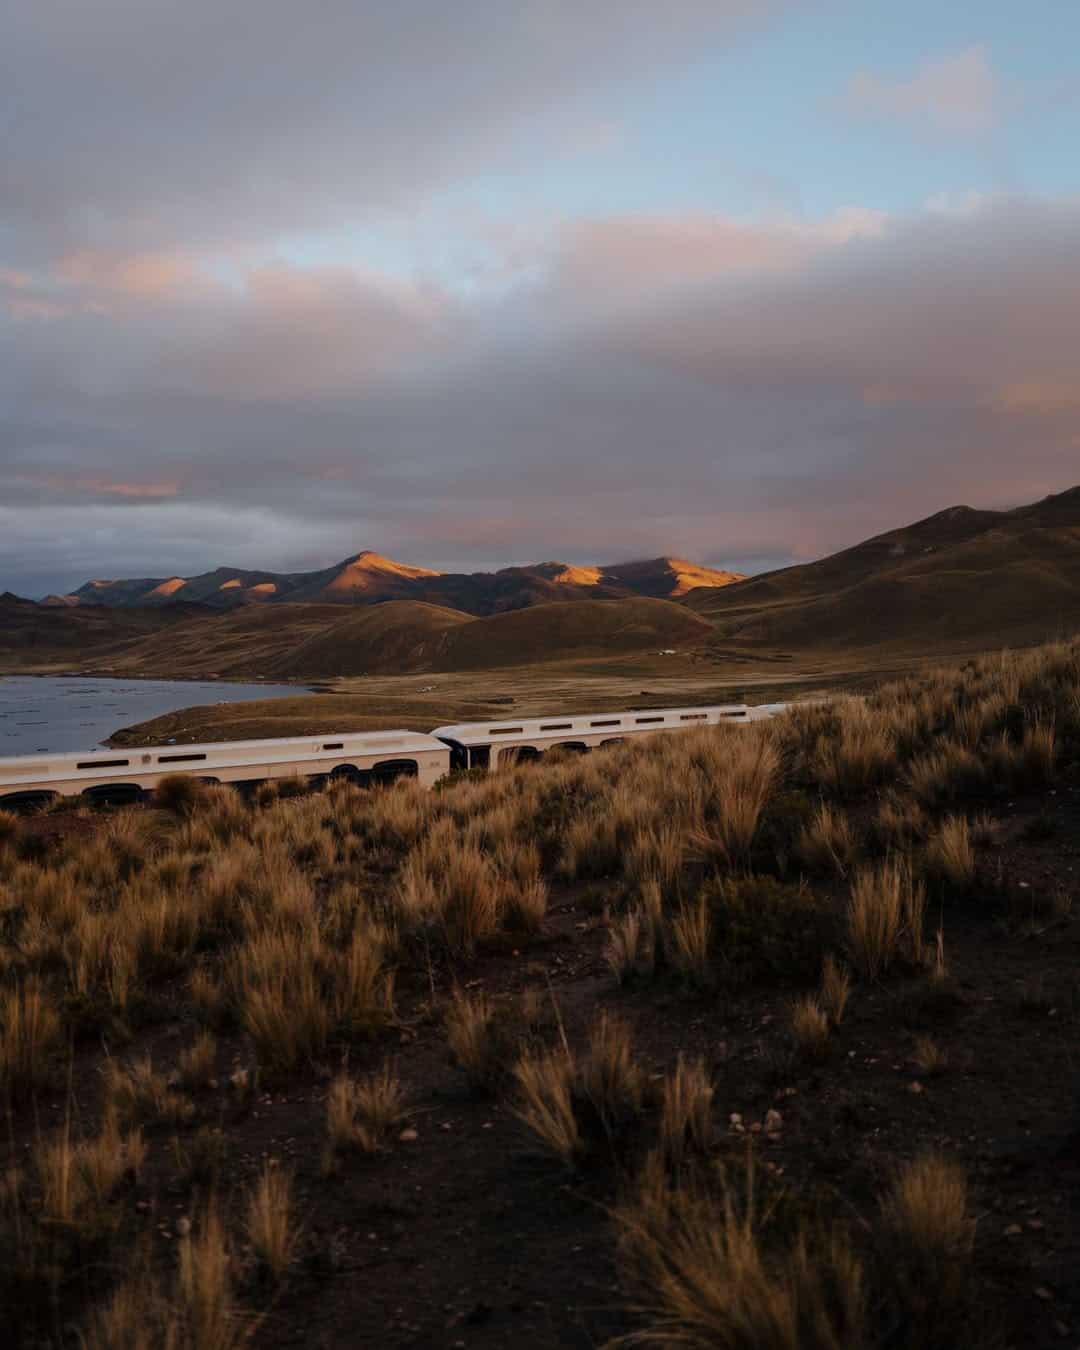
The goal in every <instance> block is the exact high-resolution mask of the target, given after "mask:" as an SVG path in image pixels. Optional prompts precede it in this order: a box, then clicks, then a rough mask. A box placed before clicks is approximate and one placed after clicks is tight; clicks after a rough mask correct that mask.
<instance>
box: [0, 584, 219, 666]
mask: <svg viewBox="0 0 1080 1350" xmlns="http://www.w3.org/2000/svg"><path fill="white" fill-rule="evenodd" d="M199 613H200V611H199V609H198V607H196V606H192V605H184V606H180V605H178V606H175V607H173V608H170V609H167V610H162V609H142V608H136V609H125V610H124V611H122V612H119V613H118V612H117V611H115V610H106V609H102V608H100V607H97V606H93V605H86V606H79V607H78V608H69V607H66V606H51V605H36V604H34V602H33V601H32V600H22V599H20V598H19V597H18V596H15V595H12V594H10V592H9V593H5V594H4V595H0V669H3V670H6V671H16V670H19V669H22V668H23V667H35V668H36V667H38V666H40V665H41V664H42V663H43V662H45V663H54V664H58V665H62V666H64V667H65V668H67V669H79V668H81V667H82V666H83V665H84V664H85V663H86V662H87V660H88V658H89V657H90V656H91V655H92V656H93V658H94V659H95V660H96V659H98V657H99V655H100V654H101V653H102V652H106V651H110V650H112V649H113V648H115V647H118V646H122V645H124V644H126V643H129V642H131V641H133V640H137V639H140V638H143V637H148V636H151V635H154V634H158V633H161V632H162V631H163V630H166V629H173V628H175V627H182V626H185V625H186V624H188V623H191V622H197V619H198V615H199Z"/></svg>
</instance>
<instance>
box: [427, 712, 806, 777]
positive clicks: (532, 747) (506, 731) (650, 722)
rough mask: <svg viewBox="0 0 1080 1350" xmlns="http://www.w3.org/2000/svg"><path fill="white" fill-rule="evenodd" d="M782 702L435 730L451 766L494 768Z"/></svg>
mask: <svg viewBox="0 0 1080 1350" xmlns="http://www.w3.org/2000/svg"><path fill="white" fill-rule="evenodd" d="M782 707H783V705H782V704H775V705H774V704H769V705H763V708H762V710H760V711H759V710H758V709H756V708H749V707H747V705H746V704H745V703H724V704H718V705H714V706H712V707H706V708H644V709H639V710H638V711H637V712H609V713H584V714H580V715H577V716H565V717H562V716H554V717H520V718H516V719H514V720H513V721H509V720H508V721H505V722H462V723H459V724H457V725H456V726H446V727H436V728H435V729H434V730H433V731H432V733H431V734H432V735H433V736H437V737H438V738H439V740H441V741H445V742H446V744H447V745H448V746H449V747H450V752H451V754H450V762H451V766H452V767H453V768H455V769H475V768H485V769H494V768H496V767H497V766H498V765H505V764H507V763H521V762H522V761H525V760H532V759H537V758H539V756H541V755H542V754H544V752H545V751H547V750H551V749H553V748H555V747H556V746H558V747H559V748H561V749H568V750H576V751H580V752H585V751H588V750H591V749H593V748H594V747H595V746H598V745H606V744H610V743H611V742H612V741H626V740H636V739H638V738H639V737H641V736H651V735H656V734H657V733H658V732H672V731H689V730H691V729H692V728H694V727H703V726H717V725H719V724H720V723H736V724H738V723H746V722H752V721H758V720H760V719H761V717H762V716H763V715H764V716H772V715H773V712H772V709H774V708H776V709H780V708H782ZM766 708H767V709H768V710H769V711H768V712H765V709H766Z"/></svg>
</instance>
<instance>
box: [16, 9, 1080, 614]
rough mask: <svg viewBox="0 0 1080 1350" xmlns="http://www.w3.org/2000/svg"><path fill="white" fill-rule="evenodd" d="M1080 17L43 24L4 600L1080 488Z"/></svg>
mask: <svg viewBox="0 0 1080 1350" xmlns="http://www.w3.org/2000/svg"><path fill="white" fill-rule="evenodd" d="M1078 53H1080V6H1077V5H1076V4H1075V3H1073V2H1072V0H1029V3H1027V4H1024V5H1019V4H1015V3H1007V2H1006V0H979V2H978V3H976V0H953V3H952V4H950V5H948V6H943V5H941V4H940V0H934V2H933V3H931V0H909V2H908V3H907V4H905V5H903V6H899V5H896V4H893V3H889V4H886V3H883V2H881V0H786V2H785V0H667V3H665V4H664V5H662V6H661V5H657V4H656V3H655V0H648V2H646V0H619V3H613V2H612V0H590V3H589V4H587V5H582V4H581V3H580V0H521V3H517V4H506V3H498V2H497V0H456V3H455V4H453V5H447V4H446V3H445V0H395V3H394V4H392V5H390V4H386V3H378V4H376V3H373V2H372V0H317V3H312V4H310V5H306V6H300V5H297V4H295V3H294V0H186V2H185V3H184V4H183V5H178V4H176V3H175V0H15V3H14V10H13V11H12V10H10V9H9V10H6V11H5V17H4V19H3V21H2V31H0V88H2V89H3V90H4V96H3V99H2V100H0V143H2V144H3V146H4V154H3V157H2V159H0V591H3V590H5V589H9V590H13V591H15V592H16V593H19V594H24V595H31V596H35V597H36V596H40V595H43V594H45V593H47V592H64V591H68V590H71V589H73V588H74V587H76V586H78V585H79V584H81V583H82V582H83V581H85V580H87V579H88V578H90V577H111V576H153V577H164V576H168V575H172V574H181V575H185V574H187V575H190V574H192V573H194V572H199V571H203V570H206V569H208V568H210V567H213V566H217V565H219V564H223V565H232V566H237V567H243V566H249V567H251V566H260V567H265V568H269V569H273V570H299V569H302V568H313V567H320V566H325V565H328V564H329V563H331V562H334V561H336V560H339V559H342V558H345V557H347V556H349V555H351V554H354V553H356V552H359V551H360V550H361V549H374V550H376V551H378V552H380V553H384V554H387V555H389V556H391V557H396V558H399V559H401V560H404V561H408V562H413V563H419V564H423V565H426V566H429V567H436V568H440V569H445V570H455V571H458V570H464V571H470V570H479V569H481V568H490V567H495V566H505V565H508V564H511V563H525V562H531V561H540V560H547V559H560V560H562V561H567V562H578V563H585V562H601V563H611V562H616V561H623V560H626V559H629V558H632V557H646V556H656V555H659V554H662V553H663V554H674V555H676V556H682V557H689V558H693V559H694V560H696V561H700V562H706V563H710V564H713V565H717V566H732V567H737V568H740V569H742V570H747V571H761V570H763V569H765V568H768V567H772V566H779V565H784V564H787V563H789V562H793V561H802V560H806V559H810V558H814V557H818V556H821V555H823V554H825V553H828V552H832V551H834V550H836V549H838V548H842V547H845V546H847V545H849V544H852V543H855V542H857V541H858V540H860V539H862V538H865V537H867V536H869V535H872V534H874V533H877V532H879V531H881V530H885V529H888V528H891V527H893V526H896V525H901V524H905V523H907V522H909V521H911V520H914V519H917V518H919V517H920V516H924V515H927V514H930V513H931V512H933V511H936V510H938V509H941V508H943V507H946V506H950V505H954V504H959V503H966V504H969V505H973V506H979V507H1003V508H1004V507H1009V506H1013V505H1017V504H1020V503H1022V502H1027V501H1032V500H1035V499H1037V498H1039V497H1041V496H1044V495H1046V494H1048V493H1050V492H1054V491H1060V490H1062V489H1064V488H1067V487H1070V486H1073V485H1075V484H1076V483H1078V482H1080V183H1078V181H1077V179H1078V173H1080V170H1078V163H1080V161H1078V159H1077V155H1076V149H1075V147H1076V146H1077V145H1078V144H1080V56H1078Z"/></svg>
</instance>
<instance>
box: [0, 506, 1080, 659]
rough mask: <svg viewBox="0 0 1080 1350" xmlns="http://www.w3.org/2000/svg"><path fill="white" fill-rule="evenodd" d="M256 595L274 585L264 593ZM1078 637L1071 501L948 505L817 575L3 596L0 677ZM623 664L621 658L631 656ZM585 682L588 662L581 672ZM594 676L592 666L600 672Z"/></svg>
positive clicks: (338, 575)
mask: <svg viewBox="0 0 1080 1350" xmlns="http://www.w3.org/2000/svg"><path fill="white" fill-rule="evenodd" d="M271 588H272V589H271ZM1077 631H1080V487H1077V488H1072V489H1070V490H1069V491H1067V492H1062V493H1059V494H1058V495H1056V496H1051V497H1047V498H1045V499H1044V500H1042V501H1040V502H1037V503H1035V504H1033V505H1030V506H1023V507H1018V508H1016V509H1015V510H1011V511H977V510H972V509H971V508H969V507H965V506H955V507H950V508H948V509H947V510H944V511H939V512H938V513H937V514H935V515H932V516H929V517H927V518H926V519H924V520H920V521H916V522H915V523H914V524H911V525H906V526H903V527H901V528H899V529H896V530H890V531H887V532H886V533H884V534H879V535H876V536H875V537H874V538H872V539H868V540H865V541H864V542H863V543H860V544H856V545H855V546H854V547H852V548H847V549H844V550H842V551H840V552H839V553H835V554H832V555H831V556H829V557H827V558H822V559H820V560H819V561H817V562H812V563H806V564H801V565H799V566H795V567H787V568H782V569H779V570H777V571H772V572H767V573H763V574H762V575H760V576H753V577H744V578H739V577H737V576H736V575H735V574H733V573H730V572H722V571H716V570H714V569H710V568H702V567H696V566H694V565H693V564H691V563H687V562H683V561H681V560H678V559H672V558H658V559H652V560H650V561H645V562H637V563H626V564H623V565H621V566H619V567H606V568H605V567H573V566H568V565H565V564H562V563H554V562H552V563H541V564H537V565H535V566H532V567H511V568H504V569H503V570H501V571H498V572H487V573H484V572H480V573H473V574H469V575H465V574H453V573H438V572H432V571H429V570H428V569H426V568H420V567H410V566H408V565H406V564H402V563H395V562H391V561H390V560H389V559H386V558H382V557H380V556H379V555H377V554H373V553H360V554H357V555H356V556H354V557H352V558H349V559H346V560H345V561H344V562H342V563H340V564H338V565H337V566H336V567H332V568H327V569H325V570H324V571H322V572H313V573H289V574H284V573H282V574H274V573H263V572H236V571H229V570H227V569H216V570H215V571H212V572H206V573H203V574H202V575H200V576H197V577H191V578H181V577H174V578H167V579H165V580H160V579H154V578H142V579H138V580H125V581H111V582H88V583H87V585H86V586H83V587H80V588H79V591H77V592H76V593H75V594H74V595H73V596H71V597H57V598H55V600H54V601H53V602H52V603H41V604H35V603H34V602H32V601H28V600H20V599H18V598H17V597H15V596H12V595H3V596H0V670H9V671H11V670H49V669H56V668H61V669H70V668H71V666H72V664H73V663H75V662H77V663H78V666H79V668H80V669H94V670H109V671H112V672H113V673H116V674H120V673H138V674H148V675H149V674H153V675H169V674H175V675H199V674H220V675H233V676H247V675H259V676H263V677H266V678H275V677H276V678H298V679H305V678H311V679H315V678H319V679H329V678H333V677H335V676H348V675H360V674H397V673H407V672H420V671H444V672H445V671H453V670H461V671H472V670H481V669H499V668H503V667H511V666H523V665H530V666H538V665H542V664H544V663H556V662H575V661H576V662H579V663H585V664H586V665H588V666H589V668H590V669H593V668H594V667H595V665H596V662H597V661H598V660H605V659H606V660H608V662H609V663H611V662H614V663H618V662H620V661H624V658H627V657H629V656H632V655H633V654H635V653H636V654H638V655H640V656H646V657H648V658H649V661H653V660H654V658H655V659H656V660H660V662H661V664H662V665H663V666H664V668H665V669H671V670H672V672H673V673H674V668H673V667H671V666H670V665H669V662H668V654H669V653H670V652H672V651H675V650H677V652H678V653H679V655H680V656H681V657H683V658H688V659H689V661H690V663H691V664H693V663H694V662H697V661H699V660H701V659H702V658H704V659H706V660H707V663H708V664H709V665H710V666H715V664H716V663H718V662H719V663H720V664H723V663H724V662H726V661H727V660H728V659H729V658H730V657H731V656H732V654H735V653H738V654H739V657H740V659H743V658H751V659H753V658H754V654H755V653H756V654H758V655H759V656H761V657H764V658H765V659H768V660H770V661H771V660H774V659H781V658H783V659H784V660H787V659H788V658H789V657H790V656H791V655H793V654H794V653H805V654H807V655H808V656H809V657H811V658H816V656H817V655H819V654H820V655H829V656H830V657H832V656H835V654H836V653H839V652H844V653H846V652H856V651H857V652H860V653H862V656H861V658H860V660H861V663H862V664H863V665H868V666H871V667H872V666H873V664H874V662H875V661H876V660H877V658H878V655H886V656H887V655H888V654H890V653H894V654H899V653H903V654H904V656H905V658H907V657H910V656H912V655H915V656H923V655H931V654H934V653H943V654H944V653H946V652H948V653H953V652H956V651H958V650H967V651H975V650H984V649H987V648H993V647H998V646H1005V645H1023V644H1025V643H1030V642H1038V641H1045V640H1047V639H1049V638H1054V637H1057V636H1062V635H1067V634H1073V633H1076V632H1077ZM635 659H637V658H636V657H635ZM583 668H584V666H583ZM605 668H606V667H605Z"/></svg>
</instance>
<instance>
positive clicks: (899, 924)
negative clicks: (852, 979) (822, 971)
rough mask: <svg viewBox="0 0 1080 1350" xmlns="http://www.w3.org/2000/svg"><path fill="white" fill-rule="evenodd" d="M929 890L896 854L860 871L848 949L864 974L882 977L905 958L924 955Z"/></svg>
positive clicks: (917, 960)
mask: <svg viewBox="0 0 1080 1350" xmlns="http://www.w3.org/2000/svg"><path fill="white" fill-rule="evenodd" d="M925 909H926V891H925V889H924V888H923V886H922V885H921V884H920V883H918V882H916V881H915V880H914V878H913V877H912V873H911V867H910V865H909V864H908V863H907V862H905V861H901V860H898V859H895V858H890V859H886V861H885V862H883V863H881V864H880V865H879V866H877V867H869V868H863V869H862V870H861V871H859V872H857V873H856V874H855V877H854V879H853V880H852V883H851V892H850V897H849V900H848V948H849V951H850V954H851V959H852V962H853V964H854V966H855V968H856V970H857V971H858V972H859V974H860V975H862V977H863V978H864V979H867V980H876V979H878V978H879V977H880V976H881V975H883V974H885V972H886V971H887V970H888V969H889V967H890V966H892V965H893V963H894V962H895V961H896V960H897V959H899V958H901V957H903V958H905V959H907V960H909V961H910V962H911V963H912V964H915V965H919V964H921V962H922V960H923V954H924V944H923V923H924V915H925Z"/></svg>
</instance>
